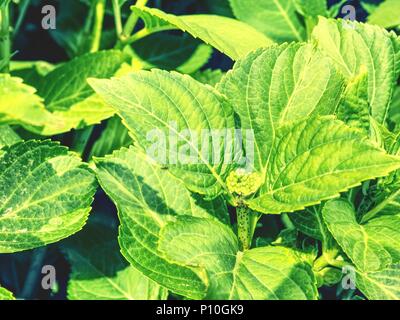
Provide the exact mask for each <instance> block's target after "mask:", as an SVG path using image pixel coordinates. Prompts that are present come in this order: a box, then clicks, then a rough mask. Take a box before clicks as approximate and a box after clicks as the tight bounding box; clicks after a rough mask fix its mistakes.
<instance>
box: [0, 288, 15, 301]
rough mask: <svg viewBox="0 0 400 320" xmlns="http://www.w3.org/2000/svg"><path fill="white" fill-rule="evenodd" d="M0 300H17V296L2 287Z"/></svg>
mask: <svg viewBox="0 0 400 320" xmlns="http://www.w3.org/2000/svg"><path fill="white" fill-rule="evenodd" d="M0 300H15V298H14V296H13V294H12V293H11V292H10V291H8V290H7V289H4V288H2V287H0Z"/></svg>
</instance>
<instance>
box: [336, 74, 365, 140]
mask: <svg viewBox="0 0 400 320" xmlns="http://www.w3.org/2000/svg"><path fill="white" fill-rule="evenodd" d="M369 112H370V110H369V102H368V72H367V70H366V69H364V70H363V71H362V72H361V74H360V75H359V76H357V77H355V78H354V79H352V80H350V82H349V84H348V86H347V88H346V91H345V93H344V95H343V97H342V99H341V103H340V105H339V108H338V110H337V117H338V119H340V120H342V121H343V122H345V123H346V124H347V125H349V126H350V127H354V128H359V129H360V130H363V131H364V132H366V133H367V134H369V132H370V114H369Z"/></svg>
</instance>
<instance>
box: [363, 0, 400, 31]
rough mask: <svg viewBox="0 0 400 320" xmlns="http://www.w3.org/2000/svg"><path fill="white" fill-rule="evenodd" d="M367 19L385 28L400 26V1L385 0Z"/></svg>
mask: <svg viewBox="0 0 400 320" xmlns="http://www.w3.org/2000/svg"><path fill="white" fill-rule="evenodd" d="M367 21H368V22H369V23H372V24H377V25H379V26H381V27H384V28H392V27H397V26H399V25H400V2H399V1H397V0H385V1H384V2H382V3H381V4H380V5H379V6H378V7H377V8H376V9H375V10H374V11H373V12H372V14H371V15H370V16H369V17H368V19H367Z"/></svg>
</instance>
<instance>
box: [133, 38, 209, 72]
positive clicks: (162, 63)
mask: <svg viewBox="0 0 400 320" xmlns="http://www.w3.org/2000/svg"><path fill="white" fill-rule="evenodd" d="M212 51H213V50H212V48H211V47H210V46H208V45H206V44H204V43H202V42H200V41H198V40H196V39H193V38H192V37H190V36H189V35H184V36H177V35H170V34H152V35H150V36H148V37H146V38H143V39H141V40H138V41H136V42H134V43H133V44H132V52H131V54H132V55H133V58H134V59H136V60H137V62H136V63H140V64H141V65H142V68H143V69H152V68H159V69H163V70H176V71H179V72H180V73H187V74H189V73H193V72H196V71H197V70H199V69H200V68H201V67H202V66H204V65H205V64H206V63H207V62H208V60H209V59H210V57H211V54H212Z"/></svg>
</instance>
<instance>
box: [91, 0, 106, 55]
mask: <svg viewBox="0 0 400 320" xmlns="http://www.w3.org/2000/svg"><path fill="white" fill-rule="evenodd" d="M94 1H95V21H94V25H93V31H92V44H91V46H90V52H96V51H99V49H100V43H101V34H102V31H103V22H104V14H105V9H106V0H94Z"/></svg>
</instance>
